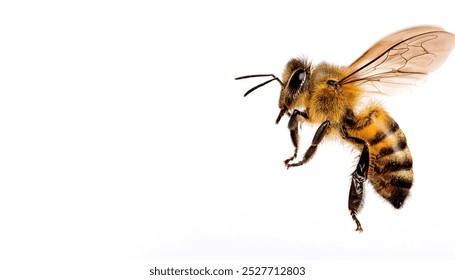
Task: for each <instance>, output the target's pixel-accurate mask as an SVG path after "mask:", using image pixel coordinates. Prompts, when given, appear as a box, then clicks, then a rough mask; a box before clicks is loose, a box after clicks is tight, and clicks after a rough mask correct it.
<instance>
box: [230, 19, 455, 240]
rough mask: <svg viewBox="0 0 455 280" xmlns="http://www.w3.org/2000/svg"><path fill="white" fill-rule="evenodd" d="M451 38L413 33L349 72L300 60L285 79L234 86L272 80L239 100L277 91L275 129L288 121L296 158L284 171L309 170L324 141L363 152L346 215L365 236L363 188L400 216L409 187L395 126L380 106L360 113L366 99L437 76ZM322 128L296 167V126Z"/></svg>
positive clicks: (423, 29)
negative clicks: (273, 85)
mask: <svg viewBox="0 0 455 280" xmlns="http://www.w3.org/2000/svg"><path fill="white" fill-rule="evenodd" d="M454 44H455V35H453V34H451V33H449V32H446V31H444V30H443V29H441V28H439V27H434V26H418V27H413V28H409V29H405V30H402V31H399V32H397V33H394V34H391V35H389V36H387V37H385V38H384V39H382V40H380V41H379V42H377V43H376V44H375V45H373V46H372V47H371V48H370V49H369V50H368V51H366V52H365V53H364V54H363V55H362V56H361V57H360V58H358V59H357V60H356V61H354V62H353V63H352V64H351V65H350V66H348V67H342V66H335V65H332V64H329V63H326V62H322V63H319V64H318V65H312V64H311V63H310V62H309V61H308V60H307V59H305V58H293V59H291V60H289V62H288V63H287V64H286V67H285V68H284V72H283V75H282V79H281V80H280V79H279V78H278V77H276V76H275V75H273V74H259V75H248V76H242V77H238V78H236V80H240V79H246V78H254V77H271V79H269V80H267V81H265V82H263V83H261V84H259V85H257V86H255V87H253V88H251V89H250V90H248V91H247V92H246V93H245V95H244V96H247V95H248V94H249V93H251V92H252V91H254V90H256V89H257V88H259V87H262V86H263V85H266V84H268V83H270V82H272V81H277V82H278V83H280V85H281V93H280V98H279V102H278V107H279V109H280V112H279V114H278V117H277V119H276V123H277V124H278V123H279V121H280V120H281V118H282V117H283V116H284V115H285V114H286V115H288V116H289V122H288V128H289V131H290V135H291V140H292V144H293V146H294V153H293V155H292V156H291V157H289V158H288V159H286V160H285V161H284V164H285V165H286V167H287V168H290V167H295V166H300V165H302V164H305V163H307V162H308V161H309V160H310V159H311V158H312V157H313V155H314V154H315V152H316V150H317V148H318V145H319V143H320V142H321V140H322V139H323V138H324V137H326V136H333V137H338V138H340V139H342V140H343V141H345V142H347V143H349V144H351V145H352V146H353V147H354V148H355V149H356V150H358V151H359V152H360V157H359V162H358V164H357V166H356V168H355V170H354V172H353V173H352V174H351V186H350V190H349V199H348V209H349V211H350V214H351V217H352V219H353V220H354V222H355V223H356V225H357V228H356V231H359V232H362V231H363V229H362V226H361V224H360V222H359V220H358V219H357V214H358V213H359V211H360V210H361V208H362V206H363V197H364V192H363V185H364V183H365V181H369V182H370V183H371V185H373V187H374V189H375V190H376V191H377V192H378V193H379V194H380V195H381V196H382V197H383V198H384V199H386V200H387V201H388V202H390V203H391V204H392V205H393V207H395V208H396V209H399V208H401V207H402V206H403V202H404V201H405V199H406V197H407V196H408V194H409V190H410V188H411V187H412V184H413V177H414V173H413V170H412V157H411V152H410V150H409V148H408V144H407V141H406V137H405V135H404V133H403V131H402V130H401V129H400V127H399V126H398V123H397V122H396V121H395V120H394V119H393V118H392V117H391V116H390V115H389V114H388V113H387V112H386V110H385V109H384V108H383V106H382V105H380V104H378V103H374V102H369V103H367V104H364V106H360V105H361V102H360V98H361V97H362V96H364V95H365V94H366V93H380V94H388V95H390V94H395V93H397V92H400V91H402V90H406V89H409V87H410V86H413V85H416V84H417V83H418V82H420V81H422V80H423V79H424V78H425V77H426V76H427V74H428V73H430V72H432V71H434V70H436V69H437V68H438V67H439V66H440V65H441V64H442V63H443V62H444V61H445V60H446V58H447V57H448V55H449V54H450V52H451V50H452V48H453V47H454ZM305 122H307V123H315V124H320V126H319V128H318V129H317V131H316V133H315V135H314V137H313V140H312V142H311V146H310V147H309V148H308V149H307V150H306V152H305V153H304V155H303V158H302V159H301V160H300V161H296V162H294V160H295V159H296V157H297V155H298V150H299V127H300V126H299V125H300V124H301V123H305Z"/></svg>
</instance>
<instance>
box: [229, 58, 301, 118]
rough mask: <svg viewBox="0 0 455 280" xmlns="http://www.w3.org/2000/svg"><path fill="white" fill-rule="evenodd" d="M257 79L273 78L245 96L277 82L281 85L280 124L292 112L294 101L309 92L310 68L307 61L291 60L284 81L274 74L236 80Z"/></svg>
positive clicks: (285, 70) (249, 76) (287, 65)
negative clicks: (284, 116) (286, 114)
mask: <svg viewBox="0 0 455 280" xmlns="http://www.w3.org/2000/svg"><path fill="white" fill-rule="evenodd" d="M256 77H272V79H270V80H267V81H265V82H263V83H261V84H259V85H257V86H255V87H253V88H251V89H250V90H248V91H247V92H246V93H245V94H244V95H243V96H247V95H248V94H250V93H251V92H253V91H254V90H256V89H258V88H260V87H262V86H264V85H266V84H268V83H270V82H272V81H277V82H279V83H280V85H281V93H280V100H279V103H278V107H279V108H280V113H279V114H278V117H277V119H276V123H278V122H279V121H280V119H281V117H282V116H283V115H284V114H285V113H289V112H288V111H289V110H291V108H292V106H293V104H294V103H295V102H294V101H295V100H296V98H297V97H298V96H300V95H302V94H303V93H304V92H305V91H307V90H308V80H309V78H310V66H309V64H308V63H307V62H306V60H305V59H291V60H290V61H289V62H288V63H287V64H286V67H285V69H284V72H283V76H282V77H283V81H281V80H280V79H279V78H278V77H276V76H275V75H273V74H257V75H248V76H242V77H237V78H235V79H236V80H241V79H247V78H256Z"/></svg>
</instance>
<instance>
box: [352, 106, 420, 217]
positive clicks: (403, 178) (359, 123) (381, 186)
mask: <svg viewBox="0 0 455 280" xmlns="http://www.w3.org/2000/svg"><path fill="white" fill-rule="evenodd" d="M349 133H350V135H351V136H355V137H357V138H359V139H362V140H363V141H365V142H367V143H368V146H369V152H370V166H369V170H368V180H369V181H370V182H371V184H372V185H373V186H374V188H375V189H376V191H377V192H378V193H379V194H380V195H381V196H382V197H384V198H385V199H386V200H387V201H389V202H390V203H391V204H392V205H393V206H394V207H395V208H400V207H401V206H402V205H403V202H404V200H405V199H406V197H407V196H408V193H409V189H410V188H411V186H412V183H413V179H414V173H413V171H412V157H411V152H410V151H409V148H408V146H407V143H406V137H405V135H404V133H403V131H402V130H401V129H400V127H399V126H398V124H397V123H396V122H395V121H394V120H393V119H392V118H391V117H390V116H389V115H388V114H387V113H386V112H385V111H384V110H383V109H382V108H381V107H379V106H375V107H372V108H369V109H367V110H365V111H364V112H362V113H361V114H359V116H358V117H356V122H355V125H354V126H353V127H352V128H351V129H349Z"/></svg>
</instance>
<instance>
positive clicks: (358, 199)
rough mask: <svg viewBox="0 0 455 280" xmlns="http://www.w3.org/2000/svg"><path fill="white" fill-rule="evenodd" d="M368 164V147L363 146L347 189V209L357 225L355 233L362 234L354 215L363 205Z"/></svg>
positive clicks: (360, 226)
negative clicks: (349, 186)
mask: <svg viewBox="0 0 455 280" xmlns="http://www.w3.org/2000/svg"><path fill="white" fill-rule="evenodd" d="M369 162H370V154H369V150H368V145H367V144H366V143H365V144H364V145H363V149H362V154H361V155H360V159H359V163H358V164H357V167H356V169H355V170H354V172H353V173H352V175H351V176H352V179H351V188H350V189H349V202H348V208H349V211H350V213H351V217H352V219H353V220H354V222H355V223H356V224H357V228H356V231H358V232H362V231H363V229H362V225H361V224H360V222H359V220H358V219H357V216H356V214H357V213H358V212H359V211H360V209H361V208H362V204H363V183H364V182H365V181H366V179H367V175H368V167H369Z"/></svg>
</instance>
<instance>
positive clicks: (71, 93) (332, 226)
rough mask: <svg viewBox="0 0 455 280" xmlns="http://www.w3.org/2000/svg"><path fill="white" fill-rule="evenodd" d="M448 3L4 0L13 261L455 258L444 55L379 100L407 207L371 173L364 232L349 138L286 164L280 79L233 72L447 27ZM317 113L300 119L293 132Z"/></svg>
mask: <svg viewBox="0 0 455 280" xmlns="http://www.w3.org/2000/svg"><path fill="white" fill-rule="evenodd" d="M448 5H449V2H447V1H430V2H428V3H426V4H425V5H422V4H417V3H415V2H414V1H407V2H403V3H402V2H398V1H393V2H391V3H388V4H386V3H380V2H376V3H372V4H370V3H366V2H365V3H363V4H362V5H360V6H359V5H358V4H354V3H352V2H351V1H258V2H246V1H224V2H216V1H167V2H166V3H165V4H163V3H159V2H158V1H156V2H153V1H72V2H69V1H64V2H62V1H29V2H27V1H14V2H13V1H11V2H9V3H5V2H3V3H2V4H0V42H1V43H0V260H1V261H2V262H3V263H4V264H5V267H8V268H9V270H6V271H7V272H8V271H9V272H11V273H13V275H14V276H16V277H17V278H18V279H21V277H20V275H22V274H21V273H25V272H24V271H23V266H21V264H24V263H25V264H27V267H31V268H33V270H32V271H33V272H30V271H28V272H30V273H32V274H31V275H33V274H40V273H51V272H52V271H54V270H56V269H57V268H61V267H67V266H68V265H70V266H71V264H74V263H77V262H78V261H80V260H84V261H85V262H90V261H91V260H93V261H96V260H100V259H104V260H106V259H107V260H149V259H155V260H176V259H183V260H189V259H191V260H198V259H199V260H200V259H210V260H227V259H231V260H232V259H234V260H242V259H243V260H248V259H254V260H289V259H291V260H299V259H309V260H327V259H343V260H353V259H373V260H377V259H386V260H388V259H412V260H415V259H418V260H422V259H424V260H426V259H438V260H439V259H454V258H455V229H454V222H453V213H454V212H455V206H454V203H453V198H454V195H455V189H454V183H453V181H452V177H453V176H452V174H453V163H452V162H451V160H452V159H453V158H454V157H455V152H454V150H453V146H452V143H453V132H452V131H451V130H452V129H451V128H452V124H453V118H454V117H453V108H452V107H453V91H454V90H453V80H454V79H453V73H454V71H455V56H454V55H453V54H452V56H450V57H449V58H448V60H447V62H446V63H445V64H444V65H443V66H442V67H441V68H440V69H439V70H438V71H437V72H436V73H433V74H432V75H431V76H430V77H429V79H428V81H427V82H426V83H425V84H423V85H422V86H420V87H419V88H417V89H416V90H414V92H413V93H412V94H410V95H402V96H396V97H391V98H388V99H387V100H386V101H385V106H386V107H387V108H388V110H389V112H390V114H391V115H392V116H393V117H394V118H395V119H396V120H397V122H398V123H399V124H400V126H401V128H402V129H403V130H404V132H405V133H406V135H407V138H408V144H409V147H410V149H411V151H412V154H413V158H414V171H415V184H414V186H413V188H412V197H411V198H410V199H409V200H408V201H407V202H406V204H405V206H404V208H403V209H401V210H395V209H393V207H391V206H390V205H389V204H388V203H387V202H385V201H384V200H383V199H382V198H380V197H379V195H377V194H376V193H375V191H374V190H373V188H372V187H371V186H370V185H367V186H366V188H365V189H366V199H365V207H364V209H363V211H362V212H361V213H360V214H359V215H358V218H359V220H360V221H361V222H362V225H363V228H364V232H363V233H362V234H358V233H356V232H354V229H355V223H354V222H353V221H352V220H351V217H350V215H349V212H348V210H347V199H348V190H349V183H350V176H349V174H350V173H351V172H352V171H353V169H354V167H355V164H356V162H357V156H358V154H357V153H356V152H353V151H352V150H351V148H350V147H349V146H347V145H343V144H341V143H339V142H324V143H323V144H322V145H321V146H320V147H319V150H318V152H317V154H316V155H315V157H314V159H313V160H312V161H311V162H310V163H308V164H307V165H305V166H302V167H299V168H295V169H291V170H286V168H285V167H284V165H283V160H284V159H286V158H288V157H289V156H290V155H291V154H292V152H293V147H292V143H291V141H290V138H289V133H288V130H287V128H286V124H287V118H283V120H282V122H281V123H280V124H279V125H275V124H274V121H275V118H276V116H277V114H278V111H279V110H278V107H277V101H278V92H279V85H278V83H271V84H269V85H267V86H265V87H263V88H261V89H259V90H257V91H255V92H253V93H252V94H251V95H250V96H248V98H244V97H243V94H244V92H245V91H247V90H248V89H250V88H251V87H253V86H254V85H256V84H259V83H260V82H262V81H263V80H262V79H260V78H257V79H249V80H244V81H234V78H235V77H237V76H241V75H247V74H259V73H274V74H276V75H279V76H280V75H281V71H282V70H283V67H284V65H285V63H286V62H287V60H288V59H290V58H291V57H297V56H302V55H305V56H307V57H308V58H310V59H311V60H312V61H313V62H315V63H317V62H320V61H321V60H327V61H330V62H333V63H336V64H340V65H348V64H350V63H351V62H353V61H354V60H355V59H356V58H357V57H358V56H360V55H361V54H362V53H363V52H364V51H365V50H366V49H368V48H369V47H370V46H371V45H372V44H373V43H375V42H376V41H377V40H379V39H381V38H382V37H384V36H386V35H388V34H390V33H392V32H395V31H397V30H400V29H403V28H406V27H410V26H415V25H422V24H434V25H439V26H442V27H443V28H445V29H446V30H448V31H451V32H455V21H454V20H453V10H452V9H451V8H450V7H448ZM315 129H316V127H311V126H303V127H302V132H301V133H302V149H304V148H306V147H307V146H308V145H309V143H310V141H311V138H312V136H313V134H314V132H315ZM18 264H19V265H18ZM80 270H83V269H79V271H80ZM18 271H20V274H18ZM51 274H52V273H51ZM10 276H11V275H10ZM48 276H49V274H48ZM9 279H11V278H9Z"/></svg>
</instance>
